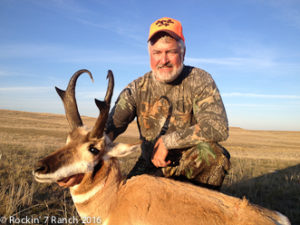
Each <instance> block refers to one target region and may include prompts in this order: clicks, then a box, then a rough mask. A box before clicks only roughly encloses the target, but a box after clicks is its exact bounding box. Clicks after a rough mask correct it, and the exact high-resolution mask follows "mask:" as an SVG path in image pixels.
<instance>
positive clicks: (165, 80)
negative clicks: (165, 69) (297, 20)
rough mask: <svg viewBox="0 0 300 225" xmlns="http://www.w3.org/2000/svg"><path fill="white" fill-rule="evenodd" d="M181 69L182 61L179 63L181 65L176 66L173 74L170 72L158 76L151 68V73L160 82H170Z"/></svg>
mask: <svg viewBox="0 0 300 225" xmlns="http://www.w3.org/2000/svg"><path fill="white" fill-rule="evenodd" d="M182 70H183V63H182V64H181V66H180V67H179V68H178V70H177V71H176V72H175V73H174V74H171V75H170V76H168V77H165V76H160V75H158V74H157V73H155V72H154V71H153V70H152V73H153V75H154V77H155V79H156V80H157V81H159V82H161V83H171V82H172V81H174V80H175V79H176V78H177V77H178V76H179V75H180V74H181V72H182Z"/></svg>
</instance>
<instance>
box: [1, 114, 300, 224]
mask: <svg viewBox="0 0 300 225" xmlns="http://www.w3.org/2000/svg"><path fill="white" fill-rule="evenodd" d="M83 121H84V123H85V124H86V125H87V126H92V125H93V122H94V121H95V119H94V118H88V117H83ZM68 129H69V128H68V125H67V122H66V119H65V117H64V116H63V115H55V114H41V113H28V112H19V111H10V110H0V203H1V204H0V224H1V223H3V224H5V221H4V219H6V224H21V222H23V223H27V224H58V223H59V224H76V222H77V220H79V217H78V215H77V213H76V210H75V208H74V206H73V203H72V200H71V197H70V194H69V191H68V190H67V189H61V188H60V187H58V185H56V184H52V185H46V184H40V183H37V182H35V181H34V179H33V176H32V169H33V165H34V164H35V162H36V161H37V160H38V159H39V158H41V157H43V156H46V155H47V154H48V153H50V152H52V151H54V150H55V149H56V148H58V147H60V146H62V145H63V144H64V143H65V140H66V137H67V132H68ZM137 140H138V133H137V128H136V125H135V124H131V125H130V127H129V128H128V130H127V131H126V133H125V134H123V135H122V136H121V137H119V138H118V141H119V142H127V143H132V142H136V141H137ZM222 144H223V145H224V146H225V147H226V148H227V149H228V150H229V151H230V153H231V156H232V161H231V162H232V168H231V169H230V171H229V174H228V176H227V177H226V179H225V182H224V185H223V188H222V190H221V191H222V192H224V193H226V194H229V195H233V196H237V197H243V196H245V197H246V198H247V199H249V200H250V201H251V202H252V203H255V204H259V205H261V206H264V207H267V208H270V209H274V210H278V211H280V212H282V213H283V214H285V215H286V216H288V217H289V219H290V220H291V222H292V224H295V225H297V224H300V132H283V131H252V130H244V129H240V128H231V129H230V138H229V139H228V140H227V141H226V142H224V143H222ZM137 157H138V153H137V154H134V155H130V156H128V157H127V158H124V159H123V160H122V161H121V167H122V172H123V173H124V174H126V173H127V172H128V171H129V170H130V168H131V167H132V166H133V165H134V162H135V160H136V159H137ZM66 218H69V220H68V221H64V220H63V219H66ZM60 219H61V220H60ZM9 220H10V222H11V223H9ZM79 221H80V220H79Z"/></svg>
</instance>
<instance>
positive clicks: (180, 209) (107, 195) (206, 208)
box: [33, 70, 290, 225]
mask: <svg viewBox="0 0 300 225" xmlns="http://www.w3.org/2000/svg"><path fill="white" fill-rule="evenodd" d="M84 72H86V73H88V74H89V75H90V77H91V79H92V75H91V73H90V72H89V71H88V70H79V71H77V72H76V73H75V74H74V75H73V76H72V78H71V80H70V82H69V85H68V87H67V90H66V91H62V90H60V89H58V88H56V90H57V92H58V94H59V96H60V97H61V98H62V100H63V103H64V107H65V111H66V117H67V120H68V122H69V124H70V126H71V130H72V131H71V133H70V134H69V136H68V138H67V143H66V145H65V146H64V147H62V148H60V149H58V150H57V151H55V152H54V153H52V154H50V155H49V156H47V157H46V158H44V159H42V160H40V161H39V162H38V163H37V165H36V167H35V170H34V172H33V173H34V177H35V179H36V180H37V181H38V182H49V183H50V182H57V183H58V184H59V185H61V186H64V187H69V188H70V192H71V195H72V199H73V201H74V203H75V206H76V209H77V211H78V213H79V215H80V216H81V217H82V218H83V220H86V221H87V222H92V223H94V224H97V223H99V224H106V225H108V224H111V225H160V224H163V225H177V224H178V225H179V224H180V225H182V224H189V225H194V224H199V225H201V224H205V225H207V224H220V225H221V224H222V225H223V224H228V225H229V224H230V225H232V224H235V225H237V224H255V225H256V224H290V222H289V220H288V218H287V217H285V216H284V215H282V214H280V213H278V212H276V211H271V210H268V209H265V208H262V207H259V206H255V205H252V204H250V203H249V202H248V201H247V200H246V199H243V200H241V199H239V198H235V197H231V196H228V195H225V194H222V193H219V192H216V191H212V190H208V189H206V188H201V187H197V186H194V185H191V184H187V183H183V182H179V181H174V180H171V179H167V178H161V177H152V176H148V175H141V176H136V177H132V178H131V179H129V180H127V181H124V180H122V179H121V174H120V170H119V164H118V160H117V158H118V157H122V156H125V155H127V154H130V153H131V152H133V151H135V150H136V147H137V146H130V145H127V144H116V143H112V142H111V141H110V139H109V138H108V137H107V136H106V135H105V134H104V132H103V131H104V126H105V123H106V120H107V117H108V113H109V108H110V101H111V96H112V92H113V86H114V78H113V74H112V72H111V71H109V72H108V79H109V83H108V88H107V92H106V96H105V100H104V101H99V100H96V105H97V106H98V108H99V109H100V111H101V113H100V115H99V117H98V119H97V120H96V123H95V125H94V127H93V128H92V129H91V131H88V130H87V129H86V128H85V127H83V124H82V121H81V118H80V115H79V113H78V109H77V103H76V99H75V86H76V81H77V78H78V77H79V76H80V75H81V74H82V73H84ZM84 218H85V219H84ZM87 218H88V219H87Z"/></svg>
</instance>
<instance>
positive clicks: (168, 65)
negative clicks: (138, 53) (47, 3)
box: [157, 63, 173, 69]
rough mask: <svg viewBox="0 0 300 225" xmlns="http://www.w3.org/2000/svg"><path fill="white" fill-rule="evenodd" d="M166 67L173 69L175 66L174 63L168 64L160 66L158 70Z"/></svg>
mask: <svg viewBox="0 0 300 225" xmlns="http://www.w3.org/2000/svg"><path fill="white" fill-rule="evenodd" d="M164 67H167V68H172V67H173V64H172V63H166V64H163V65H158V66H157V69H161V68H164Z"/></svg>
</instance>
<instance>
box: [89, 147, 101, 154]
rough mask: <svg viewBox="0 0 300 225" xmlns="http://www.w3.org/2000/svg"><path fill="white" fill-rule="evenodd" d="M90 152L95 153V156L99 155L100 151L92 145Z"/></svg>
mask: <svg viewBox="0 0 300 225" xmlns="http://www.w3.org/2000/svg"><path fill="white" fill-rule="evenodd" d="M89 151H90V152H91V153H93V154H94V155H97V154H98V153H99V152H100V151H99V150H98V149H97V148H95V147H94V146H93V145H91V146H90V147H89Z"/></svg>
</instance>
